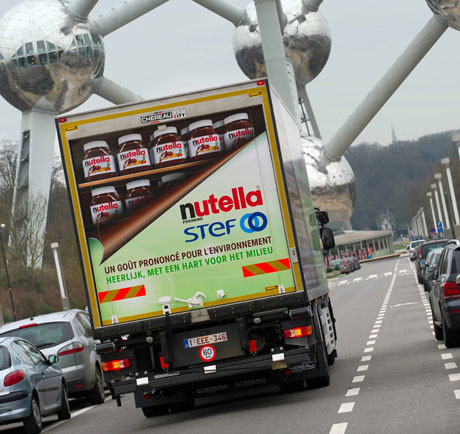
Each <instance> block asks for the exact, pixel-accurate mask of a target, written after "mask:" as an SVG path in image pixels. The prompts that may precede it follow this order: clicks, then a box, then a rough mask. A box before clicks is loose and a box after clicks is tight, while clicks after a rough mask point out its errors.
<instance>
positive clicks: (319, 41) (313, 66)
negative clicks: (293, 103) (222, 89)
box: [233, 0, 331, 85]
mask: <svg viewBox="0 0 460 434" xmlns="http://www.w3.org/2000/svg"><path fill="white" fill-rule="evenodd" d="M281 3H282V7H283V11H284V13H285V15H286V18H287V24H286V26H285V28H284V33H283V43H284V48H285V50H286V54H287V56H288V57H289V58H290V59H291V60H292V61H293V63H294V69H295V76H296V81H297V84H298V85H306V84H307V83H309V82H310V81H312V80H313V79H314V78H315V77H316V76H317V75H318V74H319V73H320V72H321V71H322V69H323V68H324V66H325V65H326V62H327V60H328V58H329V54H330V52H331V34H330V31H329V25H328V24H327V21H326V19H325V18H324V17H323V15H322V14H321V13H320V12H311V11H308V10H306V9H305V8H304V7H303V5H302V0H282V2H281ZM246 12H247V17H248V20H249V21H248V20H246V21H245V22H244V23H243V24H241V25H240V26H237V27H236V28H235V31H234V35H233V53H234V55H235V57H236V61H237V62H238V65H239V67H240V68H241V70H242V71H243V72H244V74H246V76H247V77H249V78H250V79H254V78H259V77H266V76H267V71H266V69H265V60H264V55H263V50H262V41H261V38H260V32H259V27H258V25H257V14H256V10H255V6H254V2H251V3H250V4H249V6H248V7H247V9H246Z"/></svg>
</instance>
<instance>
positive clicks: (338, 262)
mask: <svg viewBox="0 0 460 434" xmlns="http://www.w3.org/2000/svg"><path fill="white" fill-rule="evenodd" d="M341 263H342V261H341V260H340V259H336V260H335V261H332V262H331V265H340V264H341Z"/></svg>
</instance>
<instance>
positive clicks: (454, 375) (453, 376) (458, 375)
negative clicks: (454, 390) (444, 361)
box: [449, 374, 460, 381]
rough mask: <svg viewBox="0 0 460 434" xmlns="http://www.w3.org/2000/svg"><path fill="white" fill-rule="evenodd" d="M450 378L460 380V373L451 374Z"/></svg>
mask: <svg viewBox="0 0 460 434" xmlns="http://www.w3.org/2000/svg"><path fill="white" fill-rule="evenodd" d="M449 380H450V381H460V374H450V375H449Z"/></svg>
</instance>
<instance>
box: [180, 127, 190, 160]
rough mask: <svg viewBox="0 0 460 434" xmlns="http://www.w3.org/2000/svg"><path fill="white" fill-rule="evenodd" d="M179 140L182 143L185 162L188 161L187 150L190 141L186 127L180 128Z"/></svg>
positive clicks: (188, 154)
mask: <svg viewBox="0 0 460 434" xmlns="http://www.w3.org/2000/svg"><path fill="white" fill-rule="evenodd" d="M180 139H181V140H182V142H183V143H184V146H185V156H186V157H187V160H188V159H189V158H190V152H189V150H188V141H189V140H190V131H189V130H188V127H185V128H182V129H181V130H180Z"/></svg>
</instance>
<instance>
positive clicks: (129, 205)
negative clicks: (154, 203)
mask: <svg viewBox="0 0 460 434" xmlns="http://www.w3.org/2000/svg"><path fill="white" fill-rule="evenodd" d="M152 197H153V195H148V196H138V197H132V198H131V199H126V200H125V204H126V210H127V211H129V210H132V209H135V208H137V207H139V206H141V205H143V204H144V203H145V202H147V201H148V200H149V199H151V198H152Z"/></svg>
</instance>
